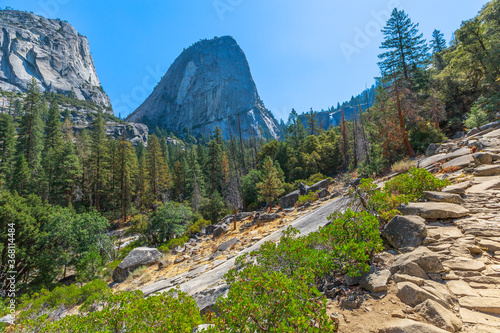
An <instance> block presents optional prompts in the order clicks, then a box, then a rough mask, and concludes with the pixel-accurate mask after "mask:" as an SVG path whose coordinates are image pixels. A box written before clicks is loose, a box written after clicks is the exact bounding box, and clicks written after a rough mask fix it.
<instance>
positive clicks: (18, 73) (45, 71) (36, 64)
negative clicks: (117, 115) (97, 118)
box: [0, 10, 112, 112]
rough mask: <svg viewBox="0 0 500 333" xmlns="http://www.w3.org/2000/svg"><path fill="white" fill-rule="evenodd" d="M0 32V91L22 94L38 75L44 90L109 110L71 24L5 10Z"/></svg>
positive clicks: (83, 44) (87, 50)
mask: <svg viewBox="0 0 500 333" xmlns="http://www.w3.org/2000/svg"><path fill="white" fill-rule="evenodd" d="M0 29H1V31H0V88H1V89H2V90H6V91H13V92H24V91H26V88H27V85H28V82H29V81H30V80H31V78H32V77H35V78H36V80H37V82H38V84H39V87H40V88H41V89H42V91H48V92H55V93H63V94H65V95H68V94H69V93H70V92H72V94H73V95H74V97H76V98H77V99H80V100H90V101H92V102H94V103H96V104H97V105H100V106H103V107H110V106H111V103H110V100H109V97H108V96H107V95H106V93H104V91H103V89H102V87H101V83H100V81H99V78H98V77H97V73H96V70H95V67H94V61H93V59H92V55H91V54H90V48H89V43H88V41H87V38H86V37H85V36H82V35H80V34H79V33H78V32H77V31H76V30H75V28H73V27H72V26H71V25H70V24H69V23H67V22H65V21H60V20H51V19H46V18H44V17H41V16H37V15H34V14H30V13H27V12H22V11H16V10H1V11H0ZM109 110H110V109H109ZM110 112H112V111H110Z"/></svg>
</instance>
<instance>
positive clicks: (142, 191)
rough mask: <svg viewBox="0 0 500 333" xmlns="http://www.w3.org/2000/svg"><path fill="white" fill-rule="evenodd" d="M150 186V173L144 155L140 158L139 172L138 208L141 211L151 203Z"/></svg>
mask: <svg viewBox="0 0 500 333" xmlns="http://www.w3.org/2000/svg"><path fill="white" fill-rule="evenodd" d="M149 184H150V183H149V171H148V166H147V161H146V154H145V153H143V154H142V155H141V157H140V158H139V165H138V172H137V206H139V207H140V209H141V210H142V209H143V208H144V207H146V206H147V205H148V204H149V202H150V198H151V193H150V191H149Z"/></svg>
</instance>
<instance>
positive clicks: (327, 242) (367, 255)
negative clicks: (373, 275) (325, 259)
mask: <svg viewBox="0 0 500 333" xmlns="http://www.w3.org/2000/svg"><path fill="white" fill-rule="evenodd" d="M328 220H329V221H330V224H329V225H327V226H326V227H325V228H323V229H322V230H321V231H320V232H319V233H318V237H317V239H318V242H317V245H316V246H318V245H322V247H323V248H326V249H327V251H329V252H330V256H331V258H332V260H333V261H334V262H336V263H337V267H338V271H339V273H341V274H349V275H350V276H357V275H359V274H360V272H366V271H368V269H369V268H370V265H369V263H370V259H371V256H372V255H373V254H375V253H377V252H380V251H382V250H383V247H382V240H381V238H380V233H379V230H378V227H379V223H378V220H377V218H376V217H374V216H373V215H371V214H369V213H368V212H366V211H363V212H354V211H352V210H350V209H348V210H347V211H346V212H345V213H339V212H335V213H333V214H332V215H330V216H329V217H328Z"/></svg>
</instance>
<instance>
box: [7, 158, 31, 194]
mask: <svg viewBox="0 0 500 333" xmlns="http://www.w3.org/2000/svg"><path fill="white" fill-rule="evenodd" d="M30 182H31V172H30V169H29V166H28V163H27V162H26V158H25V157H24V155H23V154H19V156H18V157H17V161H16V164H15V165H14V170H13V173H12V181H11V185H10V189H11V190H13V191H17V193H18V194H19V195H26V194H29V193H30V192H31V190H30Z"/></svg>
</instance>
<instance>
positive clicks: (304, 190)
mask: <svg viewBox="0 0 500 333" xmlns="http://www.w3.org/2000/svg"><path fill="white" fill-rule="evenodd" d="M299 192H300V195H306V194H307V193H309V186H307V185H306V184H304V183H302V182H300V183H299Z"/></svg>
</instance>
